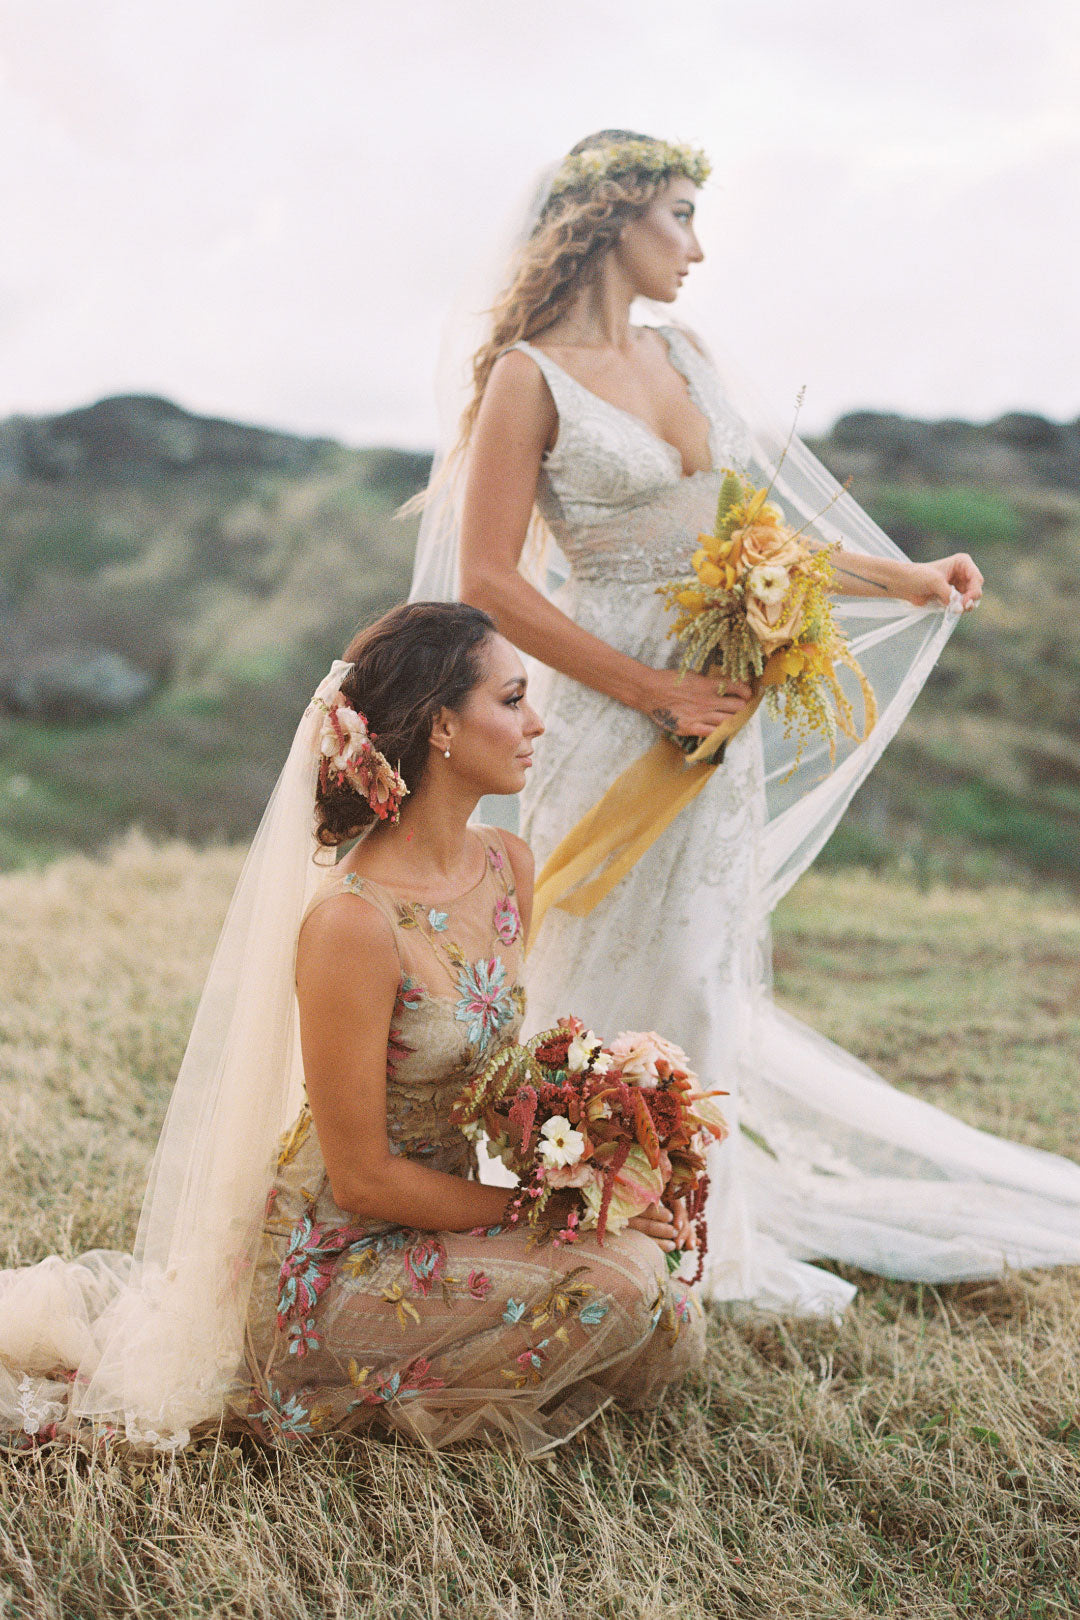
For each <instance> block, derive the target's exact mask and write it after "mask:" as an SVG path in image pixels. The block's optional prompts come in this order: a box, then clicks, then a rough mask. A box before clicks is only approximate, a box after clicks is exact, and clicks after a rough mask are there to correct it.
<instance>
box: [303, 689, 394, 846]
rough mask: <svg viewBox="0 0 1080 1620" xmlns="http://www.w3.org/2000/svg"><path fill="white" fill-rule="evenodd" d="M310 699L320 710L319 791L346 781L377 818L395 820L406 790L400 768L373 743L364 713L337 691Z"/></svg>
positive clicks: (326, 790)
mask: <svg viewBox="0 0 1080 1620" xmlns="http://www.w3.org/2000/svg"><path fill="white" fill-rule="evenodd" d="M313 701H314V704H315V707H316V708H317V709H321V710H322V711H323V723H322V728H321V730H320V732H319V755H320V758H319V786H320V787H321V788H322V790H323V792H324V793H326V792H328V791H329V790H330V788H332V787H344V786H345V785H346V784H348V786H349V787H351V788H352V789H353V791H354V792H356V793H359V795H360V797H361V798H362V799H366V800H367V802H368V804H369V805H370V806H371V808H372V810H373V811H374V812H375V814H376V815H377V816H378V818H379V820H380V821H397V819H398V817H399V816H400V814H401V801H402V799H403V798H404V797H405V795H406V794H407V793H408V791H409V790H408V788H407V787H406V786H405V781H404V778H403V777H402V775H401V772H400V771H396V770H395V769H394V767H393V766H392V765H391V763H390V761H389V760H388V759H387V757H386V755H385V754H381V753H380V752H379V750H378V749H377V748H376V747H375V741H374V737H373V734H372V733H371V732H370V731H369V730H368V723H367V720H366V719H365V717H364V716H363V715H362V714H360V713H358V712H357V710H356V709H354V708H352V707H351V706H350V704H349V703H348V701H347V699H345V698H344V697H342V695H341V693H340V692H338V693H337V695H336V696H334V697H332V698H331V699H330V700H329V702H326V701H324V700H323V699H322V698H320V697H316V698H315V699H314V700H313Z"/></svg>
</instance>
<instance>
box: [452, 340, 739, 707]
mask: <svg viewBox="0 0 1080 1620" xmlns="http://www.w3.org/2000/svg"><path fill="white" fill-rule="evenodd" d="M557 427H558V417H557V414H556V411H555V404H554V401H553V400H552V398H551V393H550V390H549V389H548V386H547V383H546V382H545V381H544V379H543V377H542V375H541V373H540V370H539V368H538V367H537V366H536V364H535V362H534V361H532V360H530V359H529V357H528V355H525V354H522V353H521V351H520V350H510V351H509V352H508V353H506V354H504V355H502V356H500V358H499V359H498V360H497V361H496V362H495V365H494V367H493V369H492V372H491V376H490V378H489V379H488V384H487V387H486V388H485V389H484V397H483V399H482V400H481V402H480V411H479V414H478V416H477V418H476V423H475V426H474V428H473V433H472V440H471V443H470V447H469V465H468V471H467V476H466V480H465V492H464V500H463V505H462V516H461V594H462V598H463V600H464V601H466V602H472V603H473V604H474V606H476V607H481V608H484V609H485V610H486V611H487V612H488V613H490V614H491V615H492V617H493V618H494V619H495V620H496V622H497V624H498V626H499V629H500V630H501V631H502V633H503V634H504V635H505V636H507V637H509V639H510V640H511V641H512V642H513V643H514V644H515V646H517V647H520V648H521V650H522V652H525V653H529V654H531V655H532V656H533V657H534V658H539V659H540V660H541V662H542V663H545V664H549V665H550V666H551V667H552V668H553V669H557V670H559V671H560V672H561V673H562V674H564V675H569V676H571V677H572V678H573V679H574V680H576V681H580V682H581V683H582V685H583V686H589V687H592V688H593V690H594V691H597V692H603V693H604V695H605V696H606V697H610V698H614V699H615V700H616V701H617V702H619V703H625V704H626V705H627V706H628V707H629V708H632V709H637V710H639V711H640V712H641V713H642V714H647V715H649V716H650V717H651V718H652V719H654V720H655V721H656V722H657V724H658V725H662V726H664V727H665V728H666V729H669V730H677V731H679V732H682V733H683V734H685V735H687V736H701V737H705V736H708V734H709V732H710V731H712V730H713V728H714V727H715V726H718V725H719V724H720V722H721V720H723V719H724V718H725V717H726V716H727V715H729V714H734V713H736V712H737V711H738V710H739V709H741V708H742V706H743V704H744V702H745V701H746V698H747V697H748V696H749V695H750V694H749V689H748V688H745V687H738V686H732V687H731V688H729V691H728V693H727V694H724V695H721V694H718V693H717V689H716V682H715V681H714V680H710V679H708V677H706V676H704V675H695V674H692V673H691V674H687V675H680V674H679V673H678V672H677V671H675V670H665V669H653V668H651V667H650V666H649V665H648V664H644V663H641V662H640V661H639V660H638V659H636V658H631V657H630V656H629V655H628V654H627V653H623V652H619V650H618V649H617V648H615V647H611V646H609V645H608V643H607V642H606V641H601V640H600V638H599V637H598V636H593V635H590V634H589V632H588V631H587V630H583V629H581V627H580V626H579V625H576V624H575V623H574V621H573V620H572V619H571V618H569V617H568V616H567V615H566V614H565V613H562V612H560V610H559V609H558V608H557V607H555V605H554V604H553V603H552V602H549V601H548V600H547V598H546V597H545V596H544V595H543V594H542V592H540V591H538V590H536V589H535V587H534V586H532V585H530V584H529V582H528V580H526V579H524V578H523V577H522V575H521V574H520V573H519V571H518V563H519V562H520V560H521V552H522V547H523V546H524V544H525V534H526V530H527V529H528V526H529V519H530V516H531V514H532V509H533V503H534V502H535V499H536V486H537V481H538V479H539V477H540V465H541V458H542V457H543V454H544V451H545V449H546V448H547V446H548V445H549V443H551V442H552V441H553V440H554V437H555V433H556V431H557Z"/></svg>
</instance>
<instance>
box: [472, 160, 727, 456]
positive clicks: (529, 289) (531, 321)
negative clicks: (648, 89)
mask: <svg viewBox="0 0 1080 1620" xmlns="http://www.w3.org/2000/svg"><path fill="white" fill-rule="evenodd" d="M707 174H708V162H707V160H706V158H705V155H704V153H702V152H696V151H694V150H693V149H692V148H690V147H686V146H672V145H669V144H668V143H667V142H666V141H660V140H657V139H655V138H654V137H653V136H651V135H639V134H637V133H636V132H635V131H634V130H629V129H601V130H597V131H596V133H595V134H593V135H586V136H585V138H584V140H581V141H578V143H577V145H576V146H573V147H571V149H570V151H569V152H568V153H567V155H566V157H565V158H564V159H563V162H562V165H561V166H560V168H559V169H558V170H557V171H556V173H555V174H554V176H553V177H552V180H551V183H550V185H549V186H548V189H547V192H546V195H545V196H544V198H543V200H542V201H541V202H540V205H539V209H538V213H537V217H536V221H535V223H534V225H533V228H532V233H531V235H530V236H529V238H528V241H527V242H526V243H525V244H524V246H523V247H522V249H521V251H520V253H519V255H518V258H517V263H516V266H515V270H514V274H513V278H512V280H511V282H510V284H509V286H508V287H507V289H506V291H505V292H504V293H503V295H502V297H501V298H500V299H499V300H498V302H497V303H496V304H495V306H494V308H493V310H492V324H491V335H490V337H489V338H488V340H487V342H486V343H484V344H483V345H482V347H481V348H480V349H478V350H477V352H476V354H475V355H474V357H473V363H472V373H473V393H472V398H471V400H470V401H469V404H468V406H467V407H466V409H465V412H464V414H463V416H462V419H461V434H460V439H459V448H461V447H462V446H464V445H465V444H466V443H467V442H468V439H469V435H470V434H471V432H472V429H473V424H474V422H475V421H476V415H477V412H478V411H479V409H480V400H481V397H482V396H483V392H484V389H485V388H486V387H487V381H488V378H489V377H490V375H491V369H492V367H493V366H494V364H495V362H496V360H497V359H498V358H499V356H500V355H501V354H502V353H503V351H504V350H505V349H508V348H510V347H511V346H512V345H513V344H515V343H517V342H519V341H520V340H521V339H525V340H527V341H528V340H531V339H533V338H537V337H539V336H540V335H541V334H542V333H544V332H546V331H547V329H548V328H549V327H550V326H553V325H554V324H555V322H556V321H557V320H558V319H559V317H560V316H561V315H562V314H563V313H564V312H565V310H566V308H567V306H568V305H569V304H570V302H571V300H572V299H573V298H574V296H575V295H576V294H577V292H578V290H579V289H580V288H581V287H582V286H584V285H586V284H587V283H588V281H589V280H590V279H591V277H592V276H594V275H595V274H596V272H597V270H598V269H599V266H600V263H601V260H602V259H603V257H604V255H605V253H606V252H607V250H608V249H609V248H611V247H613V246H614V244H615V243H616V241H617V240H618V237H619V232H620V231H621V230H622V228H623V226H624V225H626V224H628V223H629V222H630V221H631V220H633V219H639V218H640V217H641V215H642V214H644V213H645V212H646V210H647V209H648V207H649V204H650V203H651V202H652V201H653V199H654V198H655V197H656V196H657V195H658V193H659V192H660V191H662V190H663V188H664V186H665V185H666V184H667V182H668V181H669V180H671V179H672V178H673V177H674V176H676V175H686V176H687V178H689V179H691V180H693V181H694V183H695V185H700V184H701V183H702V182H703V180H704V178H705V176H706V175H707Z"/></svg>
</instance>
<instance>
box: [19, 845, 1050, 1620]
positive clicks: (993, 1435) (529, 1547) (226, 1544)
mask: <svg viewBox="0 0 1080 1620" xmlns="http://www.w3.org/2000/svg"><path fill="white" fill-rule="evenodd" d="M238 861H239V857H238V855H237V854H236V852H235V851H233V850H216V851H215V850H210V851H208V852H204V853H195V852H193V851H191V850H190V849H188V848H186V847H185V846H183V845H179V844H176V845H169V846H163V847H152V846H150V845H149V844H147V843H145V842H141V841H138V840H129V841H127V842H126V843H124V844H123V845H121V846H120V847H119V848H118V849H117V850H116V851H114V853H113V854H112V855H111V856H110V857H109V858H108V859H106V860H103V861H101V862H91V861H89V860H84V859H82V858H68V859H64V860H61V861H58V862H56V863H55V864H53V865H51V866H49V867H48V868H46V869H45V870H44V871H40V872H36V873H34V872H28V871H24V872H16V873H12V874H9V875H6V876H4V877H3V878H0V1155H2V1164H3V1173H2V1176H0V1211H2V1219H0V1246H2V1249H3V1253H2V1255H0V1261H2V1262H3V1263H4V1264H7V1265H14V1264H19V1263H23V1262H28V1261H32V1260H35V1259H37V1258H39V1257H40V1256H41V1255H43V1254H45V1253H47V1252H49V1251H52V1250H59V1251H61V1252H64V1253H74V1252H77V1251H78V1250H80V1249H84V1248H88V1247H96V1246H103V1247H123V1246H126V1245H128V1244H129V1243H130V1242H131V1239H132V1236H133V1233H134V1225H135V1218H136V1215H137V1211H138V1205H139V1198H140V1193H141V1182H142V1176H143V1173H144V1170H145V1165H146V1160H147V1156H148V1153H149V1151H150V1149H151V1147H152V1145H153V1142H154V1139H155V1135H156V1131H157V1127H158V1123H159V1121H160V1118H161V1115H162V1111H163V1108H164V1104H165V1100H166V1097H167V1094H168V1089H169V1084H170V1080H171V1077H172V1075H173V1073H174V1071H175V1068H176V1065H177V1062H178V1060H179V1057H180V1053H181V1051H182V1047H183V1043H184V1037H185V1032H186V1028H187V1025H188V1022H189V1020H190V1018H191V1014H192V1011H193V1008H194V1005H195V1000H196V997H197V994H198V989H199V982H200V977H201V974H202V972H203V970H204V967H205V965H206V962H207V960H208V956H209V952H210V948H211V945H212V943H213V938H214V934H215V931H216V927H217V924H218V921H219V919H220V917H221V915H222V913H223V910H224V906H225V902H226V900H227V898H228V893H229V890H230V886H231V882H232V879H233V877H234V874H235V872H236V870H237V867H238ZM1078 947H1080V919H1078V917H1077V915H1076V913H1075V910H1074V909H1073V908H1072V907H1071V906H1070V904H1069V903H1068V901H1067V900H1066V899H1065V898H1059V897H1057V896H1055V895H1054V894H1053V893H1051V892H1049V891H1048V892H1045V893H1042V894H1040V893H1024V892H1021V891H1020V890H1016V889H1003V888H985V889H982V890H979V891H975V890H951V891H945V890H939V891H931V892H929V893H925V894H924V893H920V892H919V891H918V890H917V889H916V888H914V887H904V886H902V885H899V884H897V883H887V882H886V881H884V880H883V879H880V878H874V877H869V876H866V875H862V874H859V873H858V872H850V871H849V872H840V873H829V874H826V875H817V874H815V875H811V876H810V877H809V878H807V879H804V880H803V882H802V883H801V884H800V885H799V887H798V888H797V890H796V891H795V892H794V894H793V895H792V896H791V897H790V898H789V900H788V901H787V902H786V903H785V905H784V907H783V908H782V912H781V914H780V916H779V917H778V919H777V968H778V973H777V983H778V990H779V993H780V995H781V997H782V999H783V1000H784V1001H785V1003H786V1004H787V1005H788V1006H790V1007H792V1008H793V1009H794V1010H796V1011H797V1012H799V1013H800V1014H801V1015H803V1016H805V1017H807V1018H808V1019H809V1020H810V1021H811V1022H813V1023H814V1024H816V1026H817V1027H818V1028H820V1029H822V1030H823V1031H824V1032H825V1033H827V1034H829V1035H832V1036H834V1037H836V1038H837V1039H839V1040H841V1041H842V1042H843V1043H844V1044H845V1045H847V1046H849V1047H851V1048H852V1049H854V1050H855V1051H856V1052H858V1053H859V1054H860V1055H861V1056H863V1057H865V1058H867V1059H868V1060H869V1061H871V1062H872V1063H874V1064H875V1065H877V1066H878V1067H879V1068H880V1069H881V1070H882V1072H884V1073H885V1074H886V1075H887V1076H888V1077H889V1078H890V1079H891V1080H894V1081H896V1082H897V1083H899V1084H901V1085H904V1086H910V1087H911V1088H913V1089H914V1090H917V1091H918V1092H919V1093H921V1094H922V1095H925V1096H928V1097H930V1098H932V1099H933V1100H934V1101H936V1102H940V1103H941V1104H943V1105H944V1106H946V1107H948V1108H950V1109H952V1110H954V1111H955V1112H957V1113H959V1114H961V1115H963V1116H964V1117H965V1118H967V1119H969V1120H971V1121H973V1122H974V1123H976V1124H980V1125H987V1126H989V1127H991V1128H993V1129H995V1130H1001V1131H1006V1132H1008V1133H1009V1134H1010V1135H1012V1136H1015V1137H1018V1138H1020V1139H1022V1140H1024V1141H1026V1142H1031V1143H1034V1144H1038V1145H1040V1146H1045V1147H1049V1148H1055V1149H1060V1150H1064V1151H1066V1152H1070V1151H1072V1152H1075V1151H1076V1146H1077V1137H1078V1132H1077V1125H1078V1101H1077V1086H1076V1079H1077V1058H1078V1055H1080V949H1078ZM860 1280H861V1281H862V1283H863V1287H862V1292H861V1293H860V1295H859V1297H858V1300H857V1302H856V1303H855V1305H854V1306H853V1308H852V1309H851V1310H850V1311H849V1313H848V1315H847V1317H846V1318H845V1320H844V1321H843V1323H842V1324H840V1325H838V1326H836V1325H831V1324H826V1323H821V1322H816V1323H815V1322H800V1321H782V1320H778V1319H776V1318H770V1317H766V1316H754V1315H752V1316H748V1317H744V1318H742V1319H739V1320H735V1319H731V1318H722V1317H719V1316H718V1317H717V1318H716V1319H715V1321H714V1323H713V1325H712V1330H711V1361H710V1365H709V1367H708V1370H707V1376H706V1377H703V1378H701V1379H699V1380H698V1381H696V1382H694V1383H693V1384H691V1385H689V1386H687V1387H686V1388H685V1389H683V1390H681V1391H680V1392H679V1393H678V1394H676V1395H675V1396H674V1398H673V1399H672V1400H671V1402H670V1403H669V1404H668V1406H667V1407H665V1408H664V1409H663V1410H662V1411H661V1412H660V1413H659V1414H658V1415H656V1416H655V1417H652V1418H649V1419H640V1418H632V1417H627V1416H622V1415H619V1414H614V1415H612V1414H606V1415H605V1416H604V1417H603V1418H602V1419H601V1420H600V1421H599V1422H598V1423H597V1424H596V1425H595V1426H594V1427H593V1428H592V1429H591V1430H589V1431H588V1432H587V1433H586V1435H585V1436H584V1439H583V1442H582V1443H579V1444H576V1445H573V1446H571V1447H569V1448H566V1449H564V1450H563V1451H562V1452H561V1453H557V1454H556V1455H555V1457H554V1458H553V1459H551V1460H550V1462H548V1463H547V1464H545V1465H542V1466H537V1465H532V1466H524V1465H521V1464H519V1463H517V1462H515V1461H513V1460H511V1459H508V1458H507V1457H505V1456H503V1455H501V1454H499V1453H497V1452H495V1451H493V1450H484V1449H469V1450H463V1451H461V1452H459V1453H457V1454H453V1455H443V1456H440V1457H438V1458H435V1459H432V1458H429V1457H428V1456H426V1455H424V1454H422V1453H420V1452H418V1451H416V1450H415V1449H412V1448H410V1447H408V1446H407V1445H405V1444H389V1443H383V1442H380V1441H376V1440H351V1441H349V1442H347V1443H345V1442H341V1443H338V1444H335V1443H333V1442H326V1443H320V1444H319V1445H318V1446H317V1447H316V1448H314V1449H312V1450H311V1451H310V1452H297V1453H294V1454H287V1455H268V1454H266V1453H264V1452H261V1451H260V1450H258V1449H257V1448H256V1447H254V1446H248V1445H247V1444H245V1445H243V1446H242V1447H230V1446H228V1445H226V1444H223V1443H222V1444H213V1443H205V1444H203V1445H202V1446H200V1447H198V1448H195V1449H192V1450H191V1451H189V1452H187V1453H183V1454H181V1455H179V1456H178V1457H177V1458H176V1459H175V1460H161V1461H155V1462H153V1463H151V1464H149V1465H147V1464H132V1463H129V1462H125V1461H123V1460H121V1459H119V1458H115V1457H114V1458H113V1459H112V1460H111V1461H101V1460H89V1459H87V1458H86V1457H85V1456H81V1455H76V1454H73V1453H71V1452H69V1451H68V1450H67V1449H66V1448H64V1447H56V1446H54V1447H45V1448H43V1449H41V1450H38V1451H35V1452H26V1453H19V1454H14V1455H6V1456H4V1457H3V1458H0V1615H3V1616H4V1617H19V1620H22V1617H24V1616H26V1617H28V1616H34V1617H41V1620H45V1617H59V1616H64V1617H78V1620H97V1617H100V1616H107V1615H131V1616H137V1617H139V1620H151V1617H153V1620H158V1617H161V1620H165V1617H166V1616H167V1617H168V1620H188V1617H193V1616H196V1615H215V1616H217V1615H221V1616H238V1617H239V1616H252V1617H254V1616H260V1617H261V1616H272V1617H274V1620H294V1617H295V1620H300V1617H304V1620H309V1617H312V1620H313V1617H316V1616H317V1617H320V1620H321V1617H324V1616H342V1617H345V1616H364V1617H367V1616H371V1617H373V1620H390V1617H393V1620H406V1617H418V1620H419V1617H424V1620H426V1617H428V1616H443V1617H450V1616H452V1617H454V1620H473V1617H475V1620H480V1617H507V1620H510V1617H521V1620H524V1617H532V1616H536V1617H544V1620H555V1617H561V1616H567V1615H574V1616H575V1617H577V1620H600V1617H616V1616H618V1617H627V1620H631V1617H633V1620H645V1617H650V1620H652V1617H657V1620H658V1617H661V1616H663V1617H670V1620H687V1617H694V1616H699V1615H701V1616H705V1615H707V1616H732V1617H735V1616H738V1617H740V1620H742V1617H761V1620H775V1617H783V1620H804V1617H805V1620H809V1617H813V1620H824V1617H826V1616H836V1617H844V1620H848V1617H855V1616H880V1615H890V1616H891V1615H903V1616H911V1617H917V1620H944V1617H946V1616H950V1617H951V1616H962V1617H965V1620H967V1617H969V1616H1002V1617H1004V1616H1013V1617H1017V1620H1020V1617H1023V1620H1029V1617H1036V1616H1046V1617H1051V1616H1054V1617H1056V1616H1067V1615H1075V1614H1077V1613H1080V1546H1078V1537H1080V1351H1078V1334H1080V1275H1077V1274H1075V1273H1073V1274H1070V1273H1058V1274H1043V1275H1025V1276H1015V1277H1010V1278H1007V1279H1005V1280H1002V1281H1000V1282H994V1283H981V1284H971V1285H968V1286H961V1287H952V1288H942V1289H931V1288H922V1287H917V1286H913V1285H907V1284H897V1283H886V1282H879V1281H875V1280H873V1279H869V1278H867V1279H860Z"/></svg>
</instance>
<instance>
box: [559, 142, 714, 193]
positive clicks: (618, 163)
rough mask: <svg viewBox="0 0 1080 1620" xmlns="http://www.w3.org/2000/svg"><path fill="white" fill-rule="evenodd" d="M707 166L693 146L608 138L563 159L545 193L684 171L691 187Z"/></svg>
mask: <svg viewBox="0 0 1080 1620" xmlns="http://www.w3.org/2000/svg"><path fill="white" fill-rule="evenodd" d="M711 168H712V164H711V163H710V162H709V160H708V158H707V157H706V156H705V153H704V152H703V151H701V149H700V148H699V147H696V146H673V145H672V144H671V142H670V141H634V140H631V141H608V142H605V143H604V145H603V146H590V147H589V148H588V150H587V151H584V152H575V153H571V155H570V156H569V157H568V158H565V159H564V160H563V163H562V166H561V167H560V168H559V170H558V171H557V173H556V175H555V178H554V180H553V181H552V182H551V188H550V190H549V191H548V196H549V197H558V196H560V195H561V194H562V192H564V191H574V190H576V189H577V187H579V186H591V185H595V184H596V182H597V181H599V180H607V179H609V178H610V177H611V176H612V175H621V174H647V175H657V176H659V175H663V174H684V175H685V176H686V178H687V179H688V180H692V181H693V183H694V185H695V186H703V185H704V184H705V182H706V180H707V179H708V178H709V172H710V170H711Z"/></svg>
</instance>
